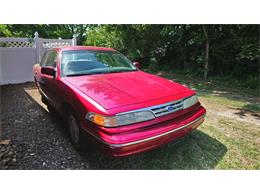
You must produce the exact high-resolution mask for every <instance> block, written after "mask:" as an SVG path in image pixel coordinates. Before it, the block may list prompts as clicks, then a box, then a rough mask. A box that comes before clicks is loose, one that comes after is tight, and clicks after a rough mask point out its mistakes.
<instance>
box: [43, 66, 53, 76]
mask: <svg viewBox="0 0 260 195" xmlns="http://www.w3.org/2000/svg"><path fill="white" fill-rule="evenodd" d="M41 73H42V74H45V75H48V76H52V77H55V73H56V71H55V69H54V67H51V66H44V67H42V68H41Z"/></svg>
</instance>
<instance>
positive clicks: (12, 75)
mask: <svg viewBox="0 0 260 195" xmlns="http://www.w3.org/2000/svg"><path fill="white" fill-rule="evenodd" d="M70 45H77V41H76V37H75V36H73V39H43V38H39V35H38V33H37V32H36V33H35V37H34V38H33V39H30V38H5V37H0V85H5V84H15V83H24V82H27V81H33V73H32V68H33V65H34V64H36V63H39V61H40V59H41V57H42V55H43V54H44V52H45V51H46V50H47V49H48V48H54V47H60V46H70Z"/></svg>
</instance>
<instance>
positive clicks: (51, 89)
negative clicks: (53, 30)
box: [38, 50, 58, 106]
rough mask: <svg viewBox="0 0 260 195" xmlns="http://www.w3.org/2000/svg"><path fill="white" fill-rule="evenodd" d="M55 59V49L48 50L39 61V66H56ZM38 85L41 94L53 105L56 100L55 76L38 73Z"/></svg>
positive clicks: (56, 54)
mask: <svg viewBox="0 0 260 195" xmlns="http://www.w3.org/2000/svg"><path fill="white" fill-rule="evenodd" d="M57 59H58V53H57V51H55V50H49V51H47V53H46V54H45V55H44V58H43V59H42V61H41V64H40V66H41V67H48V66H49V67H53V68H55V69H56V68H57ZM38 83H39V85H40V86H39V87H40V90H41V92H42V93H43V95H44V96H45V97H46V98H47V99H48V102H49V103H51V104H52V105H53V106H55V102H56V95H55V93H56V91H55V89H56V88H57V80H56V76H55V77H51V76H49V75H45V74H42V73H41V74H40V78H39V80H38Z"/></svg>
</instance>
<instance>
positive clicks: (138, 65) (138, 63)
mask: <svg viewBox="0 0 260 195" xmlns="http://www.w3.org/2000/svg"><path fill="white" fill-rule="evenodd" d="M133 65H134V66H135V67H136V68H138V69H140V68H141V64H140V62H133Z"/></svg>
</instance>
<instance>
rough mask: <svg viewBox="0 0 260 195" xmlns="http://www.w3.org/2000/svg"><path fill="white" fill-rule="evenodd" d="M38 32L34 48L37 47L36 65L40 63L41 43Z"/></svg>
mask: <svg viewBox="0 0 260 195" xmlns="http://www.w3.org/2000/svg"><path fill="white" fill-rule="evenodd" d="M39 41H40V40H39V34H38V32H35V33H34V46H35V60H36V63H39V62H40V42H39Z"/></svg>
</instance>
